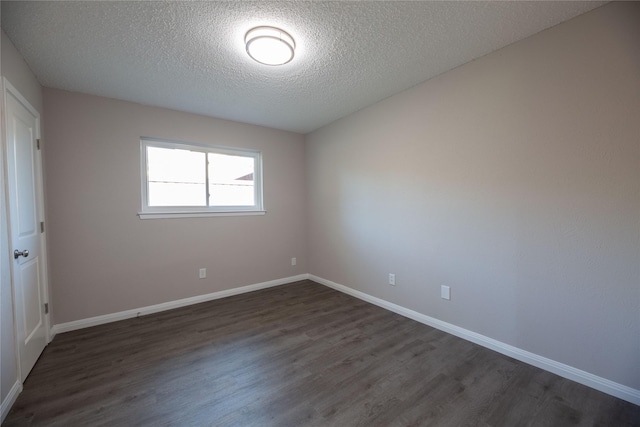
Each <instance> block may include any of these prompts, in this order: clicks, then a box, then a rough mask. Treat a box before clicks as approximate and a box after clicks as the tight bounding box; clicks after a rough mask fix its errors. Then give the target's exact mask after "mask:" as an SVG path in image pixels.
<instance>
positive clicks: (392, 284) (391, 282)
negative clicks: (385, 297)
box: [389, 273, 396, 286]
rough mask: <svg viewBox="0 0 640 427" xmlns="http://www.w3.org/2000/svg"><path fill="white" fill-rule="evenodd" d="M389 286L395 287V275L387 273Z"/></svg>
mask: <svg viewBox="0 0 640 427" xmlns="http://www.w3.org/2000/svg"><path fill="white" fill-rule="evenodd" d="M389 284H390V285H391V286H395V285H396V275H395V274H393V273H389Z"/></svg>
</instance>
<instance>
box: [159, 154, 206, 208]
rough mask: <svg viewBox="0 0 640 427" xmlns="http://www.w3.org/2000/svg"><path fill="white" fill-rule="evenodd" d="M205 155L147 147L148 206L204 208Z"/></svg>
mask: <svg viewBox="0 0 640 427" xmlns="http://www.w3.org/2000/svg"><path fill="white" fill-rule="evenodd" d="M205 165H206V154H205V153H200V152H197V151H188V150H180V149H171V148H159V147H147V169H148V172H147V173H148V182H149V187H148V188H149V206H206V204H207V194H206V188H205V187H206V176H205Z"/></svg>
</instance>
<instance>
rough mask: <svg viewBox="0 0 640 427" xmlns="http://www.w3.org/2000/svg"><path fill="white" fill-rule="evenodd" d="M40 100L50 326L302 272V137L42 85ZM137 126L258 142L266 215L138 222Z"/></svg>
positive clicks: (144, 131)
mask: <svg viewBox="0 0 640 427" xmlns="http://www.w3.org/2000/svg"><path fill="white" fill-rule="evenodd" d="M44 110H45V127H46V130H47V132H46V135H45V136H46V145H47V150H46V152H45V159H44V160H45V164H46V166H47V168H46V175H45V182H46V184H45V185H46V190H47V215H48V221H49V229H48V230H49V231H48V234H49V235H48V243H49V261H50V262H49V275H50V282H51V288H52V294H53V295H52V301H53V306H54V313H53V314H54V321H53V322H52V323H53V324H60V323H64V322H69V321H73V320H79V319H84V318H88V317H93V316H98V315H104V314H110V313H115V312H118V311H123V310H128V309H133V308H137V307H144V306H148V305H153V304H158V303H163V302H167V301H173V300H177V299H181V298H187V297H191V296H196V295H203V294H207V293H210V292H215V291H221V290H226V289H231V288H236V287H239V286H243V285H250V284H255V283H261V282H265V281H269V280H274V279H280V278H286V277H290V276H294V275H298V274H302V273H306V272H307V262H306V223H305V215H304V212H305V203H304V201H305V195H304V189H305V182H304V178H305V174H304V165H303V162H304V137H303V136H302V135H300V134H295V133H290V132H283V131H277V130H273V129H268V128H264V127H259V126H252V125H247V124H241V123H236V122H230V121H226V120H220V119H214V118H210V117H203V116H197V115H194V114H187V113H180V112H176V111H172V110H166V109H162V108H154V107H148V106H143V105H139V104H134V103H129V102H123V101H115V100H111V99H106V98H101V97H96V96H88V95H82V94H78V93H71V92H65V91H60V90H54V89H48V88H45V90H44ZM141 136H150V137H158V138H166V139H173V140H179V141H187V142H198V143H210V144H217V145H224V146H234V147H243V148H251V149H257V150H261V151H262V156H263V177H264V185H263V187H264V204H265V208H266V211H267V213H266V215H264V216H235V217H213V218H212V217H209V218H178V219H153V220H140V219H139V218H138V216H137V215H136V214H137V212H138V211H139V210H140V207H141V201H140V137H141ZM291 257H297V261H298V262H297V266H295V267H292V266H291V263H290V259H291ZM199 268H207V278H206V279H203V280H201V279H199V278H198V269H199Z"/></svg>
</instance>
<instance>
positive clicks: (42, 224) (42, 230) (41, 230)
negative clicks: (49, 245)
mask: <svg viewBox="0 0 640 427" xmlns="http://www.w3.org/2000/svg"><path fill="white" fill-rule="evenodd" d="M40 232H41V233H44V222H40Z"/></svg>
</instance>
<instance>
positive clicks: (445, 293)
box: [440, 285, 451, 300]
mask: <svg viewBox="0 0 640 427" xmlns="http://www.w3.org/2000/svg"><path fill="white" fill-rule="evenodd" d="M440 298H442V299H446V300H450V299H451V288H450V287H449V286H444V285H442V286H440Z"/></svg>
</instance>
